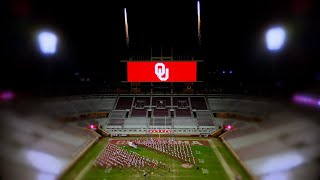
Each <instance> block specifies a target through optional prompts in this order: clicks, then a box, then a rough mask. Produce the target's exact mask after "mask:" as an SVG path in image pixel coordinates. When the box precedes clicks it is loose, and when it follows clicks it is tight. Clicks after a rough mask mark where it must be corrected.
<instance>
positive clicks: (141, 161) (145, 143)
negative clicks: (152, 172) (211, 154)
mask: <svg viewBox="0 0 320 180" xmlns="http://www.w3.org/2000/svg"><path fill="white" fill-rule="evenodd" d="M131 143H133V144H135V145H138V146H142V147H145V148H147V149H151V150H154V151H157V152H160V153H163V154H165V155H167V156H170V157H173V158H175V159H177V160H180V161H182V162H184V163H190V164H195V159H194V156H193V153H192V150H191V145H190V144H185V143H183V142H180V141H176V140H174V139H170V138H166V139H152V138H150V139H145V140H140V139H136V140H134V141H132V142H131ZM95 165H96V166H99V167H105V168H111V167H119V168H130V167H134V168H138V169H141V168H142V169H143V168H145V167H150V168H153V169H156V168H164V169H167V167H166V164H165V163H163V162H161V161H158V160H156V159H150V158H148V157H146V156H142V155H139V154H137V153H135V152H132V151H130V152H129V151H127V150H125V149H123V148H121V147H120V146H117V145H114V144H111V143H108V145H107V146H105V147H104V149H103V150H102V152H101V153H100V155H99V157H98V158H97V159H96V161H95ZM168 168H169V169H170V167H168Z"/></svg>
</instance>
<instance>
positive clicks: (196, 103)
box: [190, 97, 208, 110]
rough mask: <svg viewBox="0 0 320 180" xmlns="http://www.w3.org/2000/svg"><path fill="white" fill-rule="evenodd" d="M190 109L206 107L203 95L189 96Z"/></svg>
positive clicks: (204, 108) (203, 108)
mask: <svg viewBox="0 0 320 180" xmlns="http://www.w3.org/2000/svg"><path fill="white" fill-rule="evenodd" d="M190 100H191V107H192V109H198V110H206V109H208V107H207V104H206V101H205V99H204V97H190Z"/></svg>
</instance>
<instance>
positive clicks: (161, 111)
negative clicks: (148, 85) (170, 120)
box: [153, 108, 169, 117]
mask: <svg viewBox="0 0 320 180" xmlns="http://www.w3.org/2000/svg"><path fill="white" fill-rule="evenodd" d="M153 116H154V117H165V116H166V117H168V116H169V108H165V109H157V108H154V109H153Z"/></svg>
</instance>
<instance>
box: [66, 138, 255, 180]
mask: <svg viewBox="0 0 320 180" xmlns="http://www.w3.org/2000/svg"><path fill="white" fill-rule="evenodd" d="M133 139H137V138H104V139H102V140H100V141H98V143H96V144H95V145H94V146H93V147H92V148H91V149H90V150H89V151H88V152H87V153H86V154H85V155H84V156H83V157H82V158H81V159H80V160H79V161H78V162H77V163H76V164H75V165H74V166H73V167H72V168H71V169H70V171H69V172H68V173H67V174H66V175H65V176H64V177H63V178H62V179H79V180H80V179H102V180H104V179H130V180H133V179H177V180H182V179H236V177H241V179H242V180H243V179H250V177H249V175H248V174H247V173H246V172H245V171H244V169H243V168H242V166H240V164H239V162H238V161H237V160H236V159H235V158H234V157H233V156H232V154H231V153H230V152H229V151H228V149H227V148H226V147H225V146H224V145H223V144H222V143H221V141H220V139H217V138H202V139H200V138H185V137H181V138H176V140H178V141H179V142H181V143H186V144H190V145H191V148H192V152H193V155H194V158H195V160H196V165H193V166H192V167H190V166H189V167H188V166H185V165H186V164H185V163H183V162H181V161H180V160H178V159H175V158H172V157H170V156H168V155H165V154H163V153H159V152H157V151H155V150H152V149H147V148H145V147H142V146H138V148H137V149H135V148H132V147H130V146H128V140H133ZM108 143H112V144H114V145H117V146H119V147H121V148H123V149H124V150H126V151H128V152H129V151H130V152H135V153H137V154H139V155H142V156H145V157H149V158H152V159H156V160H158V161H159V162H160V161H161V162H163V163H165V164H166V165H167V168H155V169H152V168H149V167H145V168H144V169H141V168H134V167H131V168H118V167H113V168H102V167H98V166H95V165H94V164H95V160H96V158H97V157H98V156H99V154H100V152H101V151H102V149H103V148H104V147H105V146H106V145H107V144H108ZM168 167H170V170H169V169H168ZM144 171H145V172H146V174H147V176H146V177H144V176H143V173H144Z"/></svg>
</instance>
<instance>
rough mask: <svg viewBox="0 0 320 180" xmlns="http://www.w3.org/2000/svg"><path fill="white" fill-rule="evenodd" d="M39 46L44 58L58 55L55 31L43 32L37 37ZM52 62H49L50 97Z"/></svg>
mask: <svg viewBox="0 0 320 180" xmlns="http://www.w3.org/2000/svg"><path fill="white" fill-rule="evenodd" d="M37 44H38V48H39V51H40V53H41V54H42V56H44V57H46V58H49V59H50V60H52V59H51V58H52V57H54V55H55V54H56V53H57V47H58V36H57V35H56V33H54V32H53V31H48V30H42V31H40V32H39V33H38V35H37ZM50 64H51V62H48V69H47V71H48V72H47V73H48V79H47V80H48V82H47V83H48V87H47V88H48V95H50V88H51V68H50Z"/></svg>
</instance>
